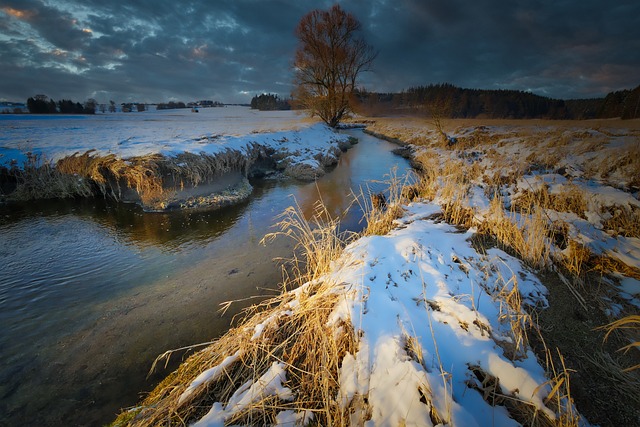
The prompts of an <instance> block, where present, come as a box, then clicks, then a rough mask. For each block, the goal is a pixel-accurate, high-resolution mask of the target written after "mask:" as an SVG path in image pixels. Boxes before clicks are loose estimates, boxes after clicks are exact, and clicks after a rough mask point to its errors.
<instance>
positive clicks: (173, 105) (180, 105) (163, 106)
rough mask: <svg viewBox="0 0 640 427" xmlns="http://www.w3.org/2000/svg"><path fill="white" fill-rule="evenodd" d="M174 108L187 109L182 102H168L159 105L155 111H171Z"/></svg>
mask: <svg viewBox="0 0 640 427" xmlns="http://www.w3.org/2000/svg"><path fill="white" fill-rule="evenodd" d="M176 108H187V104H185V103H184V102H182V101H180V102H175V101H169V102H163V103H160V104H158V105H157V106H156V110H173V109H176Z"/></svg>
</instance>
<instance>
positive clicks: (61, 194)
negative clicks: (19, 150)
mask: <svg viewBox="0 0 640 427" xmlns="http://www.w3.org/2000/svg"><path fill="white" fill-rule="evenodd" d="M8 176H11V177H13V178H14V179H15V183H16V186H15V190H14V191H13V192H11V193H10V194H9V195H8V196H10V198H11V199H13V200H23V201H24V200H33V199H51V198H71V197H78V196H80V197H88V196H90V195H92V194H93V191H92V187H91V183H90V182H88V181H87V180H85V179H83V177H81V176H77V175H69V174H65V173H62V172H60V171H59V170H58V169H57V168H55V167H54V166H53V165H52V164H51V162H49V161H47V160H46V159H45V158H43V157H41V156H38V155H35V154H31V153H28V154H27V161H26V162H25V165H24V167H23V168H22V169H17V168H13V169H11V170H10V171H8Z"/></svg>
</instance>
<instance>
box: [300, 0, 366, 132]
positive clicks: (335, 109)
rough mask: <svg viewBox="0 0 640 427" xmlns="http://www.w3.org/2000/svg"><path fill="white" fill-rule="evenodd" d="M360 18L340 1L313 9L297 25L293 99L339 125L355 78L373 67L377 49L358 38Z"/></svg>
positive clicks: (347, 108)
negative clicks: (298, 42)
mask: <svg viewBox="0 0 640 427" xmlns="http://www.w3.org/2000/svg"><path fill="white" fill-rule="evenodd" d="M359 29H360V22H358V20H357V19H356V18H355V17H354V16H353V15H352V14H350V13H347V12H345V11H344V10H342V8H340V6H339V5H334V6H333V7H332V8H331V9H329V10H328V11H323V10H319V9H316V10H313V11H311V12H309V13H308V14H307V15H305V16H304V17H303V18H302V19H301V20H300V23H299V24H298V26H297V28H296V36H297V37H298V40H299V41H300V46H299V47H298V50H297V51H296V55H295V59H294V64H293V66H294V69H295V84H296V89H295V90H294V92H293V98H294V101H295V102H296V103H297V104H298V105H300V106H302V107H303V108H307V109H309V110H310V112H311V114H312V115H317V116H319V117H320V118H321V119H322V120H323V121H324V122H326V123H327V124H328V125H329V126H331V127H336V126H337V125H338V124H339V123H340V120H342V118H343V117H344V115H345V114H346V113H347V112H348V111H349V97H350V95H351V93H352V92H353V91H354V89H355V87H356V78H357V77H358V75H359V74H360V73H361V72H362V71H367V70H369V69H370V67H371V64H372V63H373V60H374V59H375V57H376V52H374V50H373V49H372V48H371V46H369V45H368V44H367V43H366V42H365V41H364V40H363V39H361V38H356V32H357V31H358V30H359Z"/></svg>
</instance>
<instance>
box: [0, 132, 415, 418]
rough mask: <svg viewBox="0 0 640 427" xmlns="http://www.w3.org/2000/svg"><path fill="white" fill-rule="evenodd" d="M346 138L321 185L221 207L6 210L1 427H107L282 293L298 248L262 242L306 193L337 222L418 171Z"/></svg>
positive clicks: (43, 205)
mask: <svg viewBox="0 0 640 427" xmlns="http://www.w3.org/2000/svg"><path fill="white" fill-rule="evenodd" d="M345 132H346V133H349V134H351V135H353V136H356V137H357V138H358V139H359V140H360V143H359V144H357V145H356V146H355V147H354V148H352V149H351V150H349V151H348V152H347V153H343V156H342V157H341V159H340V162H339V164H338V166H337V167H336V168H335V169H334V170H333V171H332V172H330V173H328V174H327V175H326V176H324V177H323V178H321V179H319V180H318V181H317V182H316V183H310V184H300V183H283V182H275V181H266V182H261V183H257V184H255V185H254V186H255V189H254V194H253V196H252V197H251V198H250V200H248V201H247V202H245V203H243V204H241V205H238V206H233V207H230V208H226V209H222V210H217V211H212V212H184V211H183V212H172V213H154V214H149V213H143V212H142V210H141V209H139V208H138V207H136V206H133V205H123V204H113V203H109V202H105V201H103V200H98V199H95V200H81V201H53V202H52V201H48V202H40V203H30V204H28V205H11V206H0V261H1V265H2V268H0V307H1V310H0V325H1V328H0V356H1V360H2V365H0V426H4V425H7V426H10V425H101V424H104V423H108V422H110V421H112V420H113V418H114V417H115V415H116V413H117V412H118V411H119V410H120V409H121V408H124V407H129V406H132V405H135V403H136V402H137V401H138V400H139V398H140V395H139V393H140V392H143V391H145V390H146V391H150V390H151V389H152V388H153V386H154V385H155V384H156V383H157V382H158V381H159V380H160V379H162V378H163V377H164V376H166V375H167V374H168V373H169V372H170V370H172V369H174V368H175V367H176V366H177V364H178V363H179V361H180V357H181V356H184V355H185V354H184V353H183V354H177V355H174V356H173V357H172V359H171V360H172V361H171V363H170V364H169V365H168V366H167V367H166V369H160V370H159V372H156V373H155V374H154V375H152V376H151V377H150V378H147V373H148V371H149V368H150V366H151V363H152V362H153V360H154V359H155V357H156V356H157V355H159V354H161V353H163V352H164V351H166V350H168V349H174V348H179V347H182V346H188V345H191V344H196V343H201V342H206V341H209V340H211V339H213V338H216V337H218V336H220V335H221V334H223V333H224V332H225V331H226V330H227V329H228V328H229V326H230V324H231V322H232V318H233V316H234V315H235V314H237V313H238V312H239V311H240V310H241V309H242V308H244V307H246V306H248V305H250V304H252V303H255V302H258V301H260V299H263V298H265V297H267V296H270V295H274V294H276V293H277V292H278V291H279V290H278V284H279V283H280V281H281V275H280V269H279V267H278V265H277V264H276V263H275V262H274V261H273V258H274V257H286V256H289V255H290V254H291V251H292V247H291V242H290V241H286V239H277V240H276V241H275V242H273V243H270V244H269V245H268V246H266V247H264V246H262V245H260V244H259V242H260V240H261V239H262V237H263V236H264V235H265V234H266V233H268V232H270V231H273V228H272V226H273V224H274V223H275V222H276V221H277V220H276V218H275V217H276V216H277V215H278V214H279V213H281V212H282V211H283V210H284V209H285V208H287V207H288V206H290V205H292V204H293V202H294V200H293V198H295V200H297V202H298V203H299V205H300V206H301V207H302V209H303V211H304V212H305V213H311V212H312V211H313V205H314V203H315V202H316V200H317V199H318V194H321V197H322V199H323V201H324V203H325V204H326V205H327V206H328V208H329V210H330V212H332V213H334V214H336V215H338V214H340V213H341V212H343V211H345V210H346V209H347V207H348V206H349V205H350V204H351V201H352V197H351V191H352V189H353V190H354V191H356V192H357V191H359V188H360V187H364V186H369V187H370V188H371V189H372V191H381V190H383V189H385V188H386V185H385V184H383V183H380V182H379V181H383V180H384V179H385V175H386V174H388V173H389V171H390V170H391V169H392V168H394V167H397V168H398V172H397V173H398V175H403V174H404V173H406V171H407V170H409V168H410V167H409V164H408V162H407V161H406V160H405V159H403V158H401V157H399V156H396V155H394V154H392V153H391V150H392V149H393V148H396V146H394V145H392V144H390V143H388V142H386V141H382V140H380V139H377V138H374V137H371V136H369V135H366V134H364V133H362V131H360V130H350V131H345ZM375 181H378V182H375ZM360 217H361V213H360V212H358V211H357V205H355V206H354V207H352V209H351V210H350V211H349V213H348V214H347V216H346V217H345V218H343V220H342V224H343V225H344V226H345V227H346V228H348V229H351V230H358V229H359V228H361V225H360V223H359V220H360ZM239 299H243V301H242V302H240V303H235V304H233V305H232V307H231V309H230V310H228V311H227V312H226V313H225V314H224V315H221V313H220V312H219V309H220V304H221V303H222V302H225V301H230V300H239Z"/></svg>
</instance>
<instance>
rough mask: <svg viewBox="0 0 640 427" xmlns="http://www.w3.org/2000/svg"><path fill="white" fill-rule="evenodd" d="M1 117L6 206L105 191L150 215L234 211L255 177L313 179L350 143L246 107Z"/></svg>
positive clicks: (290, 116)
mask: <svg viewBox="0 0 640 427" xmlns="http://www.w3.org/2000/svg"><path fill="white" fill-rule="evenodd" d="M1 119H2V120H0V126H2V128H3V132H2V137H1V138H0V169H2V170H1V172H2V173H1V174H0V180H1V181H2V182H1V183H0V184H2V193H3V194H4V197H5V198H6V199H8V200H11V199H19V200H20V199H21V200H24V199H33V198H50V197H74V196H78V195H81V196H82V195H91V194H96V192H97V193H102V194H104V195H107V196H111V197H114V198H115V199H117V200H122V201H130V202H137V203H140V204H142V205H143V207H145V209H147V210H165V209H171V208H191V207H204V206H206V207H216V206H222V205H225V204H229V203H235V202H238V201H240V200H243V199H244V198H246V197H248V196H249V195H250V193H251V186H250V185H249V183H248V181H247V178H251V177H254V176H258V177H259V176H264V175H269V174H274V173H280V174H283V175H284V176H287V177H292V178H295V179H301V180H313V179H315V178H316V177H318V176H322V175H323V174H324V173H325V172H326V170H327V169H328V168H330V167H332V166H333V165H335V164H336V163H337V161H338V158H339V156H340V153H341V151H343V150H346V149H348V148H349V146H350V144H351V143H350V142H349V140H348V138H347V137H346V136H344V135H338V134H336V133H335V132H333V131H332V130H331V129H330V128H328V127H327V126H325V125H323V124H320V123H317V122H313V121H310V120H308V119H305V118H304V117H302V116H299V115H297V114H295V113H292V112H267V113H264V114H261V113H259V112H256V111H254V110H250V109H248V108H245V107H229V108H210V109H203V110H202V112H201V113H197V114H195V113H190V112H188V111H186V112H185V111H183V110H180V111H169V112H167V111H158V112H144V113H138V114H134V113H128V114H127V113H116V114H113V115H111V114H108V115H98V116H90V117H87V116H33V115H28V116H20V115H6V116H4V117H2V118H1ZM43 172H46V173H43ZM43 176H44V178H43Z"/></svg>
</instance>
